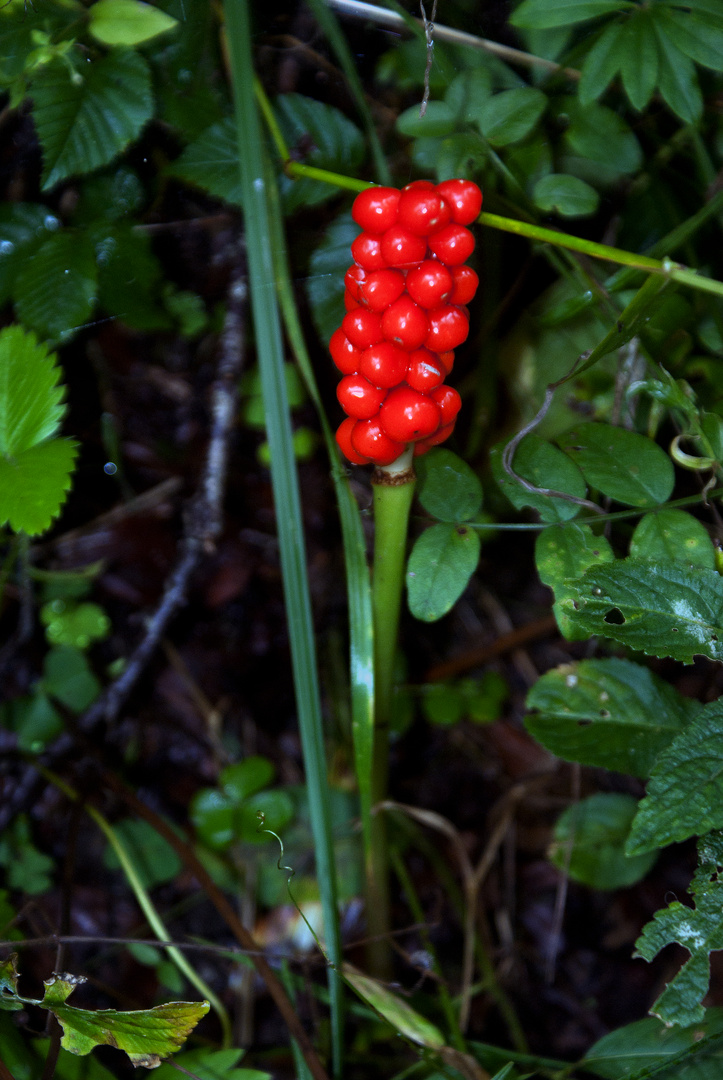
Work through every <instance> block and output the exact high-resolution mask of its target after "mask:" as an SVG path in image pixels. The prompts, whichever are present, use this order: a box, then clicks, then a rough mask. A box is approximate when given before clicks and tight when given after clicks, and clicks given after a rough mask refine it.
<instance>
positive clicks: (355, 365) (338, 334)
mask: <svg viewBox="0 0 723 1080" xmlns="http://www.w3.org/2000/svg"><path fill="white" fill-rule="evenodd" d="M329 352H330V353H331V358H332V360H333V361H334V363H335V364H336V366H337V367H338V368H339V371H343V373H344V374H345V375H352V374H353V373H354V372H355V371H358V369H359V361H360V360H361V358H362V351H361V349H357V347H356V345H352V343H351V342H350V341H349V338H348V337H347V336H346V334H345V333H344V331H343V330H342V328H341V327H339V329H338V330H335V331H334V333H333V334H332V335H331V341H330V342H329Z"/></svg>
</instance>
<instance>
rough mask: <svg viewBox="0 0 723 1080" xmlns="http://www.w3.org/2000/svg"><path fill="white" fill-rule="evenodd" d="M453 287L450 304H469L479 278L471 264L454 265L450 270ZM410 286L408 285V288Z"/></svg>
mask: <svg viewBox="0 0 723 1080" xmlns="http://www.w3.org/2000/svg"><path fill="white" fill-rule="evenodd" d="M450 273H451V275H452V282H453V288H452V293H451V295H450V297H449V303H450V304H468V303H469V302H470V300H471V299H472V298H473V297H474V294H475V293H476V292H477V286H478V285H479V278H478V277H477V274H476V273H475V272H474V270H473V269H472V267H471V266H453V267H452V268H451V270H450ZM408 287H409V286H407V288H408Z"/></svg>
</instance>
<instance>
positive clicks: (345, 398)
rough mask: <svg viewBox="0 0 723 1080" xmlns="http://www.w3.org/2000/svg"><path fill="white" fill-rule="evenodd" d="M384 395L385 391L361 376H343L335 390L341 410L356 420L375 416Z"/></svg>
mask: <svg viewBox="0 0 723 1080" xmlns="http://www.w3.org/2000/svg"><path fill="white" fill-rule="evenodd" d="M386 395H387V391H386V390H380V389H379V387H378V386H372V384H371V383H370V382H369V381H368V379H365V378H364V376H363V375H345V376H344V378H343V379H342V380H341V382H340V383H339V385H338V386H337V388H336V396H337V397H338V399H339V404H340V405H341V407H342V409H343V410H344V412H345V413H346V414H347V416H353V417H354V418H355V419H356V420H371V418H372V417H373V416H376V415H377V413H378V412H379V409H380V408H381V404H382V402H383V401H384V398H385V397H386Z"/></svg>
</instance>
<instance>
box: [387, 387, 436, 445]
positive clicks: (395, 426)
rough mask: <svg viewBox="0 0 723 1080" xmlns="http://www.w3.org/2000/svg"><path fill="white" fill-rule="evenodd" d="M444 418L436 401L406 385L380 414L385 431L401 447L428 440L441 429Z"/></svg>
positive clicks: (389, 396) (390, 395)
mask: <svg viewBox="0 0 723 1080" xmlns="http://www.w3.org/2000/svg"><path fill="white" fill-rule="evenodd" d="M440 417H441V412H440V409H439V406H438V405H437V403H436V401H433V400H432V398H431V397H430V396H429V395H428V394H421V393H420V392H419V391H418V390H412V388H411V386H405V385H402V386H398V387H397V388H396V389H395V390H390V391H389V393H388V394H387V396H386V398H385V399H384V404H383V405H382V407H381V409H380V410H379V423H380V424H381V426H382V428H383V429H384V431H385V432H386V433H387V435H389V437H390V438H391V439H396V440H397V442H400V443H408V442H415V441H416V440H417V439H426V438H428V437H429V436H430V435H432V434H433V433H434V432H435V431H436V430H437V428H438V427H439V423H440Z"/></svg>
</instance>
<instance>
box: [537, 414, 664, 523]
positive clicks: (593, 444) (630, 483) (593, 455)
mask: <svg viewBox="0 0 723 1080" xmlns="http://www.w3.org/2000/svg"><path fill="white" fill-rule="evenodd" d="M557 441H558V443H559V445H560V447H561V448H562V449H563V450H564V451H565V453H566V454H567V455H568V456H569V457H570V458H571V459H572V460H573V461H574V462H575V463H576V465H577V466H578V468H579V469H580V471H581V472H582V474H583V476H584V477H585V480H586V481H587V483H588V484H589V485H590V487H592V488H596V489H597V490H598V491H600V492H602V494H603V495H607V496H609V498H611V499H615V500H616V501H617V502H620V503H624V504H625V505H626V506H655V505H657V504H659V503H663V502H665V501H666V499H669V498H670V494H671V492H672V490H673V485H674V483H675V472H674V469H673V463H672V461H671V460H670V458H669V457H668V455H667V454H666V453H665V451H664V450H661V448H660V447H659V446H658V445H657V443H654V442H653V441H652V439H647V438H646V437H645V436H644V435H638V433H637V432H635V431H627V430H626V429H625V428H618V427H613V425H612V424H583V425H582V426H580V427H578V428H573V429H572V431H568V432H566V433H565V434H564V435H561V436H560V437H559V438H558V440H557Z"/></svg>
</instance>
